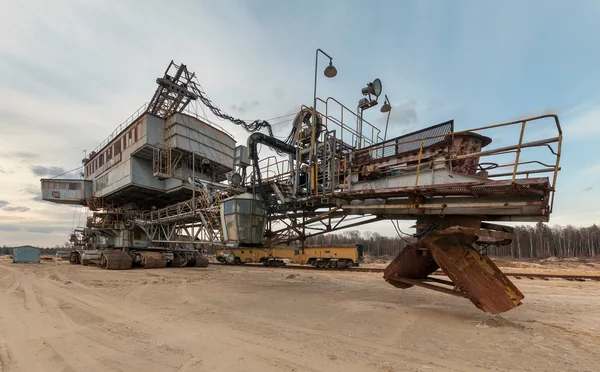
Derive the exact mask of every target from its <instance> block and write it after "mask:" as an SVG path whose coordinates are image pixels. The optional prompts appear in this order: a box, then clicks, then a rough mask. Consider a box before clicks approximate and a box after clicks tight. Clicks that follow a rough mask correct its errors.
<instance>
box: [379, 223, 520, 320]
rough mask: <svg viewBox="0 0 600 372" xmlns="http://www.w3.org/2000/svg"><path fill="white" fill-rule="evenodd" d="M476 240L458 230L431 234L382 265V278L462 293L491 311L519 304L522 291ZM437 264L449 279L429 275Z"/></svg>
mask: <svg viewBox="0 0 600 372" xmlns="http://www.w3.org/2000/svg"><path fill="white" fill-rule="evenodd" d="M476 240H477V237H476V236H473V235H466V234H462V233H451V234H431V235H429V236H427V237H425V238H424V239H422V240H421V241H420V242H419V244H418V245H415V244H411V245H408V246H407V247H406V248H404V249H403V250H402V251H401V252H400V254H398V256H397V257H396V258H395V259H394V260H393V261H392V262H391V263H390V265H389V266H388V267H387V268H386V269H385V271H384V279H385V280H386V281H387V282H388V283H390V284H392V285H394V286H395V287H398V288H403V289H405V288H409V287H412V286H413V285H418V286H421V287H424V288H427V289H432V290H436V291H439V292H443V293H447V294H452V295H455V296H461V297H465V298H468V299H469V300H471V302H473V304H475V306H477V307H478V308H479V309H481V310H483V311H485V312H488V313H492V314H498V313H502V312H505V311H508V310H510V309H513V308H515V307H517V306H519V305H520V304H521V300H522V299H523V298H524V296H523V294H522V293H521V292H520V291H519V289H518V288H517V287H516V286H515V285H514V284H513V283H512V282H511V281H510V280H509V279H508V278H507V277H506V275H504V273H502V271H500V269H498V267H497V266H496V265H495V264H494V263H493V262H492V261H491V260H490V259H489V258H488V257H487V256H483V255H481V254H480V253H479V252H478V251H477V250H476V249H475V248H473V246H472V243H474V242H475V241H476ZM438 267H440V268H441V269H442V270H443V271H444V273H445V274H446V275H447V276H448V277H449V278H450V280H451V281H447V280H442V279H437V278H431V277H429V275H430V274H431V273H433V272H434V271H435V270H436V269H437V268H438ZM429 282H436V283H439V284H443V285H445V286H440V285H434V284H431V283H429Z"/></svg>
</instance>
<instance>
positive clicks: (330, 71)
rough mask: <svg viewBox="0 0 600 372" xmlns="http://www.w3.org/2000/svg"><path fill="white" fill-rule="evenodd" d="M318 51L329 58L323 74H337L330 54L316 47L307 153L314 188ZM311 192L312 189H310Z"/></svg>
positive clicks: (315, 185)
mask: <svg viewBox="0 0 600 372" xmlns="http://www.w3.org/2000/svg"><path fill="white" fill-rule="evenodd" d="M319 52H321V53H322V54H323V55H324V56H325V57H327V58H329V66H327V67H326V68H325V71H323V74H324V75H325V76H326V77H328V78H332V77H335V75H337V69H336V68H335V67H334V66H333V58H331V56H330V55H329V54H327V53H325V52H324V51H323V50H321V49H317V51H316V52H315V87H314V88H315V89H314V94H313V110H312V111H313V112H312V122H313V126H312V135H311V140H310V146H311V151H310V154H309V163H310V164H311V177H310V178H311V182H310V183H311V186H312V188H314V189H317V176H318V172H317V166H316V164H312V160H313V157H316V155H317V148H316V142H317V75H318V74H317V70H318V68H319ZM310 192H311V193H312V190H311V191H310Z"/></svg>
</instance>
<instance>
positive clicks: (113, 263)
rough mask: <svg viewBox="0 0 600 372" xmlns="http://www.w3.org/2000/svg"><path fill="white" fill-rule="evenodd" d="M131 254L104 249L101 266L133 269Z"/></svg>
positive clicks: (113, 268)
mask: <svg viewBox="0 0 600 372" xmlns="http://www.w3.org/2000/svg"><path fill="white" fill-rule="evenodd" d="M131 265H132V259H131V256H130V255H129V254H128V253H126V252H123V251H117V250H114V251H113V250H110V251H109V250H107V251H102V257H101V260H100V266H101V267H103V268H104V269H107V270H127V269H131Z"/></svg>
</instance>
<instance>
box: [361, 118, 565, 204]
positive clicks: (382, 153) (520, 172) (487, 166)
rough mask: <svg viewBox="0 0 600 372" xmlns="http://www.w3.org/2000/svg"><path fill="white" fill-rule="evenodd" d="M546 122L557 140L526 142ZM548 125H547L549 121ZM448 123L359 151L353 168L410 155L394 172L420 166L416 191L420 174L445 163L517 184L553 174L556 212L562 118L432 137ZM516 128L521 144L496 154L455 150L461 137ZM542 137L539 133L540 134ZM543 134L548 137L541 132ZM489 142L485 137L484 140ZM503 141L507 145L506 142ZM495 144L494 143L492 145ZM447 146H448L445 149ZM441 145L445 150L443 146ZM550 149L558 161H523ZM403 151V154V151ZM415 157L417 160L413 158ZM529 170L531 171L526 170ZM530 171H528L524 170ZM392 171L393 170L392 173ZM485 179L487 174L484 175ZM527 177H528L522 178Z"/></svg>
mask: <svg viewBox="0 0 600 372" xmlns="http://www.w3.org/2000/svg"><path fill="white" fill-rule="evenodd" d="M543 119H551V120H552V121H553V124H554V126H555V129H556V134H557V136H555V137H547V138H542V139H539V140H535V141H528V142H524V137H525V134H526V133H527V131H526V128H527V124H528V123H529V124H530V123H531V122H536V121H541V120H543ZM546 122H547V121H546ZM448 123H449V122H447V123H442V124H440V125H439V126H436V127H431V128H427V129H425V130H423V131H420V132H416V133H411V134H409V135H407V136H402V137H398V138H395V139H391V140H388V141H385V142H383V143H381V144H376V145H374V146H370V147H367V148H363V149H358V150H355V151H354V152H353V153H352V154H351V155H352V158H353V159H356V162H355V163H354V164H353V166H354V167H355V168H357V167H360V166H361V165H367V164H373V163H377V162H382V161H385V160H386V159H387V158H398V157H399V156H402V155H406V157H405V159H406V160H408V161H406V162H405V163H403V164H396V168H395V169H393V170H396V171H397V170H402V169H403V168H404V169H407V168H411V169H413V168H414V165H415V163H416V180H415V188H417V187H418V178H419V174H420V173H421V172H422V170H423V169H425V166H427V168H426V169H431V168H432V167H433V166H434V164H436V163H438V164H439V163H444V164H445V165H446V166H447V167H449V168H450V169H451V170H452V164H453V163H455V162H458V161H465V160H467V159H474V160H475V161H474V162H471V164H472V166H473V167H475V168H474V169H473V168H469V169H468V171H469V173H472V174H477V173H479V172H485V178H488V179H489V178H498V179H501V178H503V177H504V178H505V179H507V178H508V179H511V180H512V181H513V182H514V181H515V180H516V179H518V178H529V176H530V175H532V174H540V173H551V174H552V176H551V177H550V178H549V183H550V192H551V193H552V196H551V201H550V211H551V210H552V207H553V203H554V191H555V187H556V180H557V177H558V171H559V170H560V167H559V165H560V155H561V148H562V129H561V126H560V121H559V119H558V116H556V115H553V114H551V115H542V116H537V117H532V118H526V119H521V120H517V121H511V122H507V123H501V124H495V125H489V126H485V127H479V128H474V129H469V130H464V131H458V132H454V131H452V130H451V129H450V131H447V130H441V133H435V134H434V135H428V134H429V133H428V132H427V131H428V130H431V129H432V128H433V129H436V128H438V127H439V128H442V126H444V125H447V124H448ZM510 127H512V128H516V129H518V130H519V140H518V142H517V143H514V144H512V145H508V146H503V147H499V148H495V149H492V150H485V151H484V150H481V149H479V150H478V151H475V152H471V153H463V154H461V153H460V151H457V150H458V149H452V144H453V143H454V140H455V138H456V137H458V136H473V135H480V136H483V134H482V132H483V133H485V132H486V131H491V130H494V129H499V128H504V129H507V128H510ZM536 133H539V132H536ZM541 133H545V132H544V131H541ZM418 134H423V136H421V138H418V137H419V135H418ZM484 138H485V137H484ZM502 140H504V141H505V138H503V139H502ZM490 142H491V141H490ZM554 143H556V144H557V148H556V149H554V148H553V147H552V146H551V144H554ZM444 144H445V145H444ZM440 145H441V146H440ZM444 146H446V149H445V150H444V151H445V153H444V154H443V156H433V155H432V154H427V155H426V156H425V155H424V154H426V152H427V150H428V149H430V148H432V147H444ZM540 148H543V149H546V151H547V152H546V154H545V155H546V156H551V157H554V159H553V160H552V161H541V160H539V159H535V160H526V161H522V159H523V155H524V152H525V151H529V152H531V153H532V155H533V156H540V154H537V155H536V154H535V151H533V150H536V149H538V150H539V149H540ZM399 149H402V151H399ZM512 153H514V154H515V158H514V161H512V162H508V163H505V164H502V163H500V164H499V163H495V162H491V161H490V162H481V161H480V159H481V158H490V157H497V158H499V157H505V156H506V155H508V154H512ZM410 155H413V156H410ZM525 166H527V167H525ZM524 168H527V169H524ZM502 169H507V171H506V172H498V170H502ZM391 171H392V170H391ZM391 171H390V172H391ZM482 176H483V174H482ZM521 176H524V177H521Z"/></svg>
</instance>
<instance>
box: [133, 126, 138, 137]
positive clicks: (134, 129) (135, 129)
mask: <svg viewBox="0 0 600 372" xmlns="http://www.w3.org/2000/svg"><path fill="white" fill-rule="evenodd" d="M137 132H138V131H137V125H136V126H135V128H133V133H134V139H133V140H134V141H137V140H138V136H137V134H138V133H137Z"/></svg>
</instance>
